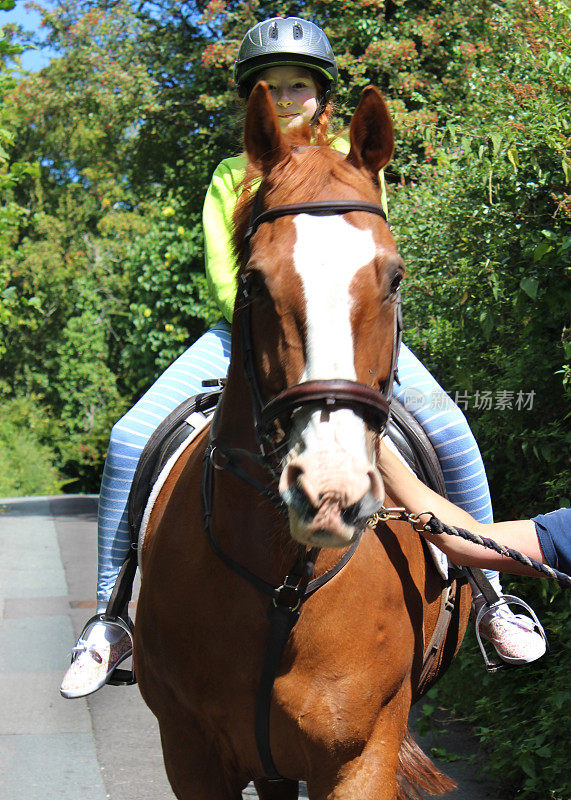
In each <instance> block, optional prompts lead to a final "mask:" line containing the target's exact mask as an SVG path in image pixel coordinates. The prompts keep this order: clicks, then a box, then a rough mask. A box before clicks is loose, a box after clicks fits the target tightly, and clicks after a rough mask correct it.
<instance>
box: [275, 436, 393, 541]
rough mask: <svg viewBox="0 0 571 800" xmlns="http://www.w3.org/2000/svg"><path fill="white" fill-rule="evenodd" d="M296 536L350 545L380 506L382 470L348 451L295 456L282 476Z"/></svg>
mask: <svg viewBox="0 0 571 800" xmlns="http://www.w3.org/2000/svg"><path fill="white" fill-rule="evenodd" d="M279 489H280V494H281V496H282V498H283V500H284V502H285V503H286V505H287V507H288V512H289V519H290V525H291V534H292V537H293V538H294V539H295V540H296V541H299V542H301V543H303V544H307V545H312V546H319V547H346V546H347V545H348V544H349V543H350V542H351V541H352V540H353V539H354V537H355V536H356V535H357V533H359V532H360V531H361V530H362V529H363V528H364V526H365V524H366V521H367V519H368V518H369V517H370V516H371V514H374V513H375V511H378V510H379V508H380V507H381V505H382V503H383V500H384V487H383V482H382V480H381V476H380V474H379V472H378V470H377V469H376V468H375V467H373V466H372V465H369V464H358V463H355V461H354V460H353V459H351V457H350V456H348V455H347V454H346V453H345V454H342V453H339V454H332V453H330V452H325V451H324V452H322V453H316V454H312V455H311V456H309V455H307V454H306V455H303V456H298V457H295V458H293V459H292V460H291V461H290V462H289V463H287V464H286V466H285V467H284V470H283V472H282V475H281V478H280V485H279Z"/></svg>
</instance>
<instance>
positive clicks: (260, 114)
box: [244, 81, 291, 173]
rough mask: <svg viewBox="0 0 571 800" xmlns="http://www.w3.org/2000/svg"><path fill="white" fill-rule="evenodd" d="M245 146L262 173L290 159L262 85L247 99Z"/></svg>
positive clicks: (287, 147)
mask: <svg viewBox="0 0 571 800" xmlns="http://www.w3.org/2000/svg"><path fill="white" fill-rule="evenodd" d="M244 142H245V145H246V152H247V153H248V157H249V159H250V161H252V162H254V163H256V164H259V165H260V166H261V168H262V171H263V172H264V173H268V172H269V171H270V170H271V169H272V168H273V167H275V166H276V164H279V163H281V162H282V161H285V160H286V159H288V158H289V157H290V155H291V148H290V146H289V145H288V143H287V142H286V139H285V137H284V135H283V134H282V132H281V130H280V124H279V122H278V115H277V114H276V110H275V108H274V104H273V103H272V98H271V97H270V91H269V89H268V84H267V83H265V81H260V82H259V83H257V84H256V85H255V87H254V89H253V90H252V93H251V95H250V99H249V101H248V111H247V113H246V125H245V128H244Z"/></svg>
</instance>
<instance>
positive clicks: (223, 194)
mask: <svg viewBox="0 0 571 800" xmlns="http://www.w3.org/2000/svg"><path fill="white" fill-rule="evenodd" d="M333 148H334V149H335V150H338V151H339V152H340V153H348V152H349V140H348V139H347V138H346V137H344V136H340V137H338V138H337V139H335V140H334V142H333ZM247 163H248V159H247V157H246V155H245V154H244V153H242V154H241V155H239V156H234V157H232V158H225V159H224V160H223V161H221V162H220V164H218V166H217V167H216V169H215V170H214V174H213V175H212V180H211V181H210V186H209V187H208V191H207V193H206V198H205V200H204V209H203V213H202V224H203V226H204V253H205V260H206V278H207V281H208V288H209V289H210V293H211V295H212V297H213V298H214V300H215V301H216V303H217V305H218V308H219V309H220V311H221V312H222V314H223V315H224V316H225V317H226V319H227V320H228V321H229V322H230V321H231V320H232V314H233V313H234V301H235V299H236V288H237V283H236V273H237V272H238V264H237V263H236V256H235V253H234V249H233V246H232V217H233V214H234V209H235V207H236V203H237V201H238V197H239V195H240V187H241V183H242V181H243V180H244V176H245V174H246V165H247ZM380 177H381V188H382V200H381V202H382V205H383V208H384V210H385V213H387V201H386V191H385V182H384V178H383V173H382V172H381V173H380Z"/></svg>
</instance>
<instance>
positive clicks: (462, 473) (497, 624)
mask: <svg viewBox="0 0 571 800" xmlns="http://www.w3.org/2000/svg"><path fill="white" fill-rule="evenodd" d="M398 374H399V379H400V381H401V385H400V386H397V385H395V387H394V396H395V397H396V398H397V400H399V401H400V402H401V403H402V405H403V406H404V407H405V408H406V410H407V411H409V412H410V413H411V414H412V415H413V417H414V418H415V419H416V420H417V422H418V423H419V424H420V425H422V427H423V429H424V432H425V433H426V435H427V436H428V438H429V440H430V443H431V444H432V446H433V448H434V450H435V452H436V454H437V456H438V459H439V461H440V466H441V467H442V472H443V475H444V482H445V485H446V492H447V494H448V498H449V499H450V500H451V501H452V502H453V503H455V504H456V505H458V506H460V507H461V508H463V509H464V510H465V511H467V512H468V513H469V514H471V515H472V516H473V517H474V518H475V519H476V520H478V522H485V523H487V522H493V521H494V518H493V512H492V503H491V498H490V489H489V486H488V479H487V477H486V470H485V468H484V463H483V461H482V456H481V454H480V450H479V448H478V445H477V443H476V440H475V439H474V435H473V434H472V431H471V430H470V426H469V425H468V422H467V420H466V418H465V416H464V414H463V413H462V412H461V411H460V409H459V408H458V407H457V406H456V404H455V403H454V402H453V401H452V399H451V398H450V397H449V396H448V395H447V394H446V392H445V391H444V390H443V389H442V387H441V386H440V385H439V384H438V383H437V382H436V381H435V380H434V378H433V377H432V375H431V374H430V373H429V372H428V370H427V369H426V367H424V366H423V364H422V363H421V362H420V361H419V360H418V358H416V356H415V355H414V354H413V353H412V352H411V351H410V350H409V349H408V347H406V345H402V346H401V351H400V354H399V361H398ZM484 572H485V573H486V576H487V577H488V580H490V582H491V583H492V585H493V586H494V588H495V590H496V592H497V593H498V594H500V595H501V594H503V591H502V587H501V583H500V576H499V574H498V573H497V572H496V571H493V570H484ZM472 588H473V589H474V590H475V592H476V594H475V596H474V604H475V607H476V608H479V607H481V604H482V603H483V602H484V599H483V597H482V596H481V594H480V593H479V590H478V589H477V587H475V586H473V587H472ZM528 619H529V618H528V617H524V618H522V617H521V616H519V615H518V616H516V615H515V614H513V613H512V612H511V610H510V609H509V608H508V607H507V606H505V605H504V606H501V607H500V609H499V610H498V612H497V613H493V614H489V615H487V617H485V622H484V621H482V634H483V635H485V636H486V637H487V638H489V639H490V640H491V641H492V642H493V644H494V647H495V648H496V650H497V652H498V654H499V655H500V657H501V658H503V659H504V660H505V661H508V662H510V663H528V662H530V661H535V660H536V659H537V658H540V657H541V656H542V655H543V654H544V653H545V643H544V641H543V639H542V637H541V636H540V635H539V634H538V633H535V631H534V630H533V626H531V627H530V626H529V624H528Z"/></svg>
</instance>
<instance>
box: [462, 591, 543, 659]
mask: <svg viewBox="0 0 571 800" xmlns="http://www.w3.org/2000/svg"><path fill="white" fill-rule="evenodd" d="M508 604H511V605H516V606H523V608H525V610H526V611H527V612H528V613H529V615H530V617H531V619H532V620H533V624H534V626H535V628H536V629H537V632H538V633H539V635H540V636H541V638H542V639H543V641H544V642H545V648H546V649H547V647H548V643H547V636H546V635H545V631H544V630H543V625H542V624H541V622H540V621H539V620H538V618H537V614H536V613H535V611H534V610H533V608H531V606H528V604H527V603H526V602H525V600H521V599H520V598H519V597H515V595H513V594H504V595H502V596H501V597H500V598H499V600H497V601H496V602H495V603H492V605H491V606H489V605H487V603H484V605H483V606H482V608H481V609H480V610H479V611H478V614H477V616H476V623H475V624H476V639H477V640H478V645H479V647H480V650H481V651H482V656H483V658H484V664H485V665H486V670H487V671H488V672H499V671H500V670H501V669H509V668H510V667H512V666H515V665H512V664H508V662H507V661H502V659H501V658H499V656H498V658H499V661H493V660H492V659H491V658H489V656H488V654H487V653H486V650H485V648H484V643H483V642H482V637H481V635H480V622H481V621H482V619H483V618H484V617H485V616H486V614H490V613H491V612H492V611H495V610H496V609H497V608H499V606H502V605H508ZM492 647H493V645H492Z"/></svg>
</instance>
